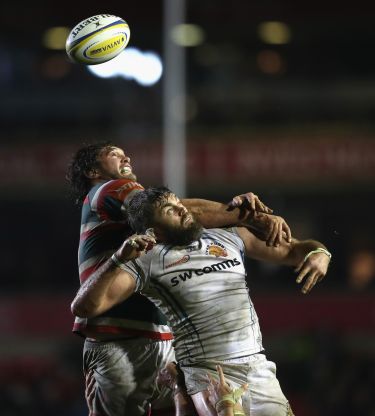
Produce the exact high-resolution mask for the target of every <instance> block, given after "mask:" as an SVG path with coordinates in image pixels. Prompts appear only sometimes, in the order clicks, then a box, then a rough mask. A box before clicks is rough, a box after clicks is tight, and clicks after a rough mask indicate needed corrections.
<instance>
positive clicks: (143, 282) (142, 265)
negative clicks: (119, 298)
mask: <svg viewBox="0 0 375 416" xmlns="http://www.w3.org/2000/svg"><path fill="white" fill-rule="evenodd" d="M151 259H152V252H148V253H146V254H144V255H142V256H140V257H138V258H137V259H135V260H131V261H128V262H127V263H125V265H124V270H125V271H126V272H128V273H129V274H130V275H131V276H132V277H133V278H134V280H135V282H136V289H135V291H136V292H141V291H142V290H143V289H144V288H146V287H147V286H148V283H149V281H150V269H151Z"/></svg>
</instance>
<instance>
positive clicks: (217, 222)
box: [181, 192, 291, 245]
mask: <svg viewBox="0 0 375 416" xmlns="http://www.w3.org/2000/svg"><path fill="white" fill-rule="evenodd" d="M181 202H182V203H183V204H184V205H185V206H186V208H188V209H189V210H190V211H191V212H192V213H193V214H194V216H195V218H196V219H197V220H198V221H199V222H200V223H201V224H202V225H203V226H204V227H205V228H216V227H227V226H230V225H243V226H246V227H249V228H250V229H252V230H253V231H254V232H255V233H256V234H257V235H258V237H259V238H260V239H262V240H264V241H266V242H267V244H268V245H278V244H281V241H282V240H283V239H285V240H286V241H290V240H291V231H290V228H289V226H288V224H287V223H286V222H285V220H284V219H283V218H282V217H279V216H276V215H271V213H272V210H271V209H270V208H268V207H267V206H266V205H264V204H263V202H261V201H260V200H259V198H258V197H257V196H256V195H255V194H253V193H252V192H248V193H246V194H242V195H238V196H235V197H234V198H233V199H232V201H230V203H229V204H223V203H220V202H215V201H209V200H206V199H198V198H194V199H183V200H181Z"/></svg>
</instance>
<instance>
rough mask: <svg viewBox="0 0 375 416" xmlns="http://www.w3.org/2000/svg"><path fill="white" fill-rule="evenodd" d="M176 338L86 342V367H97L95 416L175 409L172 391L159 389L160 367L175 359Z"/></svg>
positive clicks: (132, 415) (128, 415)
mask: <svg viewBox="0 0 375 416" xmlns="http://www.w3.org/2000/svg"><path fill="white" fill-rule="evenodd" d="M174 360H175V356H174V351H173V348H172V341H153V340H148V339H142V338H133V339H129V340H120V341H111V342H107V341H100V342H93V341H87V340H86V341H85V346H84V350H83V370H84V374H85V376H86V374H87V373H88V372H89V371H90V370H94V377H95V398H94V402H93V414H94V415H95V416H141V415H142V416H143V415H147V413H148V409H149V403H152V408H153V409H163V408H165V409H167V408H173V407H174V402H173V398H172V395H171V391H170V390H169V389H167V388H162V389H161V390H159V389H158V388H157V387H156V383H155V379H156V376H157V374H158V372H159V370H160V369H162V368H163V367H164V366H165V365H166V364H167V363H169V362H170V361H174Z"/></svg>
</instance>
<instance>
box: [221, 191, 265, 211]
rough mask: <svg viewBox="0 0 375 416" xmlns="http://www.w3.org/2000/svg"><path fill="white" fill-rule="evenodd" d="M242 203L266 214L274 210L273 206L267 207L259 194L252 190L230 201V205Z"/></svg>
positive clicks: (237, 205)
mask: <svg viewBox="0 0 375 416" xmlns="http://www.w3.org/2000/svg"><path fill="white" fill-rule="evenodd" d="M242 204H245V205H246V206H247V207H248V208H250V209H251V210H253V211H258V212H265V213H266V214H271V213H272V212H273V211H272V209H271V208H269V207H267V205H265V204H264V203H263V202H262V201H261V200H260V199H259V198H258V196H257V195H255V194H253V193H252V192H248V193H246V194H241V195H237V196H235V197H233V199H232V200H231V201H230V202H229V204H228V205H229V206H230V207H239V206H241V205H242Z"/></svg>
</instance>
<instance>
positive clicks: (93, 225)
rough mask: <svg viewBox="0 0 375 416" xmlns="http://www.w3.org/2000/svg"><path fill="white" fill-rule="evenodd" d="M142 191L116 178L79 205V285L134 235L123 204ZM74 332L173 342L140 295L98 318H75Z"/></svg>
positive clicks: (156, 312)
mask: <svg viewBox="0 0 375 416" xmlns="http://www.w3.org/2000/svg"><path fill="white" fill-rule="evenodd" d="M142 189H144V188H143V187H142V185H140V184H139V183H137V182H134V181H132V180H130V179H116V180H111V181H108V182H104V183H101V184H98V185H96V186H94V187H93V188H92V189H91V190H90V192H89V193H88V195H87V196H86V198H85V200H84V203H83V206H82V215H81V232H80V241H79V248H78V265H79V278H80V281H81V283H83V282H84V281H85V280H86V279H87V278H89V277H90V276H91V275H92V273H94V272H95V271H96V270H97V269H98V268H99V267H100V266H101V265H102V264H103V263H104V262H105V261H106V260H107V259H108V258H109V257H111V255H112V254H113V253H114V252H115V251H116V250H117V249H118V248H119V247H120V246H121V244H122V243H123V241H124V240H125V239H126V238H127V237H129V236H130V235H131V234H133V231H132V230H131V228H130V227H129V225H128V223H127V221H126V219H125V206H124V202H125V201H126V200H127V199H128V198H130V197H131V196H132V195H133V194H134V193H135V192H138V191H140V190H142ZM73 331H74V332H76V333H79V334H81V335H83V336H85V337H90V338H98V339H110V338H111V337H113V338H117V339H118V338H129V337H143V338H151V339H155V340H166V339H172V335H171V332H170V329H169V327H168V326H167V322H166V320H165V318H164V316H163V315H162V314H161V312H160V311H159V310H158V309H157V308H156V307H155V306H154V304H153V303H152V302H150V301H149V300H148V299H147V298H146V297H144V296H142V295H140V294H134V295H133V296H131V297H130V298H129V299H128V300H126V301H125V302H123V303H121V304H119V305H117V306H114V307H113V308H112V309H110V310H109V311H107V312H105V313H103V314H102V315H100V316H98V317H95V318H89V319H86V318H76V319H75V322H74V326H73Z"/></svg>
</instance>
